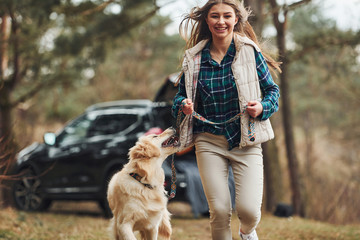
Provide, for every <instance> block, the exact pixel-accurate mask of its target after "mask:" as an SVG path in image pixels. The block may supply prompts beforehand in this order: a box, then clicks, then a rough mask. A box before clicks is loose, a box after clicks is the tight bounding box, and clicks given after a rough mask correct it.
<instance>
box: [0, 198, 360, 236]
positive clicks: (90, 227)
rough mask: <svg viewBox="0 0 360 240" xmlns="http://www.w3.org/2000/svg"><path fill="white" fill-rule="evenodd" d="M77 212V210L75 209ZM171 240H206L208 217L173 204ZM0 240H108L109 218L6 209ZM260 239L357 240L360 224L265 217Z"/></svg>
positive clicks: (80, 207)
mask: <svg viewBox="0 0 360 240" xmlns="http://www.w3.org/2000/svg"><path fill="white" fill-rule="evenodd" d="M74 209H76V210H74ZM169 210H170V211H171V212H172V213H173V214H174V216H173V218H172V225H173V236H172V239H173V240H209V239H211V237H210V227H209V220H208V219H207V218H199V219H194V218H192V215H191V212H190V207H189V206H188V205H186V204H182V203H172V204H170V206H169ZM0 219H1V221H0V239H4V240H5V239H6V240H98V239H101V240H110V237H109V235H108V232H107V227H108V222H109V220H108V219H105V218H103V217H102V216H101V212H100V209H99V208H98V207H97V205H96V204H93V203H76V202H70V203H55V204H54V205H53V206H52V207H51V209H50V211H49V212H47V213H25V212H18V211H16V210H14V209H11V208H8V209H3V210H1V211H0ZM238 227H239V222H238V220H237V219H236V218H235V214H234V216H233V221H232V231H233V236H234V238H233V239H236V240H239V237H238V236H237V231H238ZM258 235H259V237H260V239H262V240H265V239H268V240H273V239H275V240H282V239H284V240H300V239H306V240H307V239H313V240H316V239H319V240H320V239H329V240H332V239H334V240H335V239H336V240H356V239H360V225H332V224H327V223H321V222H316V221H312V220H305V219H300V218H291V219H284V218H277V217H273V216H271V215H266V214H265V215H264V216H263V218H262V221H261V223H260V225H259V227H258Z"/></svg>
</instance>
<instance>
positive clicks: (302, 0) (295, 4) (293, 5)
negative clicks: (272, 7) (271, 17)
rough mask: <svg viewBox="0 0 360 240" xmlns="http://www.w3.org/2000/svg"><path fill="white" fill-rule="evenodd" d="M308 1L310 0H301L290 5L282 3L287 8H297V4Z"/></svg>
mask: <svg viewBox="0 0 360 240" xmlns="http://www.w3.org/2000/svg"><path fill="white" fill-rule="evenodd" d="M310 2H311V0H301V1H298V2H294V3H292V4H290V5H284V8H286V9H287V10H294V9H295V8H298V7H299V6H301V5H303V4H308V3H310Z"/></svg>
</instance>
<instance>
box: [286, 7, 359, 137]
mask: <svg viewBox="0 0 360 240" xmlns="http://www.w3.org/2000/svg"><path fill="white" fill-rule="evenodd" d="M289 30H290V32H291V33H290V34H291V39H292V41H294V43H295V49H294V51H293V54H292V55H291V57H293V58H292V59H291V61H292V64H291V69H290V71H289V72H290V76H289V77H290V79H291V82H292V97H293V99H296V101H295V105H294V113H295V116H296V118H295V119H296V120H297V123H298V124H300V125H304V121H307V120H309V119H307V118H309V117H310V121H311V126H312V128H313V129H312V130H314V129H316V128H321V127H326V128H327V129H328V130H329V133H333V136H336V137H340V138H341V139H343V140H350V141H354V140H356V139H359V137H360V127H359V125H358V124H356V122H359V120H360V111H359V110H358V109H359V108H358V105H359V103H360V102H359V100H358V99H357V98H356V96H358V94H359V93H360V80H359V78H358V76H359V73H360V71H359V62H358V61H357V57H358V51H357V49H356V47H357V45H358V44H359V43H360V38H359V33H355V32H352V31H348V30H341V29H339V28H338V27H337V26H336V23H335V22H334V21H332V20H331V19H328V18H325V17H324V16H323V15H322V14H321V11H320V8H319V7H318V6H314V5H309V6H307V7H304V8H300V9H298V10H297V11H296V12H295V14H294V15H293V16H292V18H291V23H290V29H289ZM334 129H337V130H336V131H335V130H334Z"/></svg>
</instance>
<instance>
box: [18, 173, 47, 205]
mask: <svg viewBox="0 0 360 240" xmlns="http://www.w3.org/2000/svg"><path fill="white" fill-rule="evenodd" d="M40 187H41V181H40V179H39V178H38V177H37V176H36V175H35V174H34V172H33V171H32V170H31V169H26V170H24V171H22V172H21V173H20V174H19V180H17V181H16V182H15V183H14V185H13V188H12V191H13V197H14V203H15V207H16V208H18V209H19V210H25V211H41V210H46V209H48V208H49V206H50V203H51V201H50V200H48V199H45V198H44V197H43V195H42V194H41V192H40Z"/></svg>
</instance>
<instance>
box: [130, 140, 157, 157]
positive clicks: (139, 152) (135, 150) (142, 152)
mask: <svg viewBox="0 0 360 240" xmlns="http://www.w3.org/2000/svg"><path fill="white" fill-rule="evenodd" d="M129 156H130V159H138V160H142V159H150V158H154V157H160V149H159V148H158V147H156V146H155V145H154V144H152V143H151V141H149V140H147V139H140V141H138V142H137V143H136V145H135V146H134V147H132V148H130V151H129Z"/></svg>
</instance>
